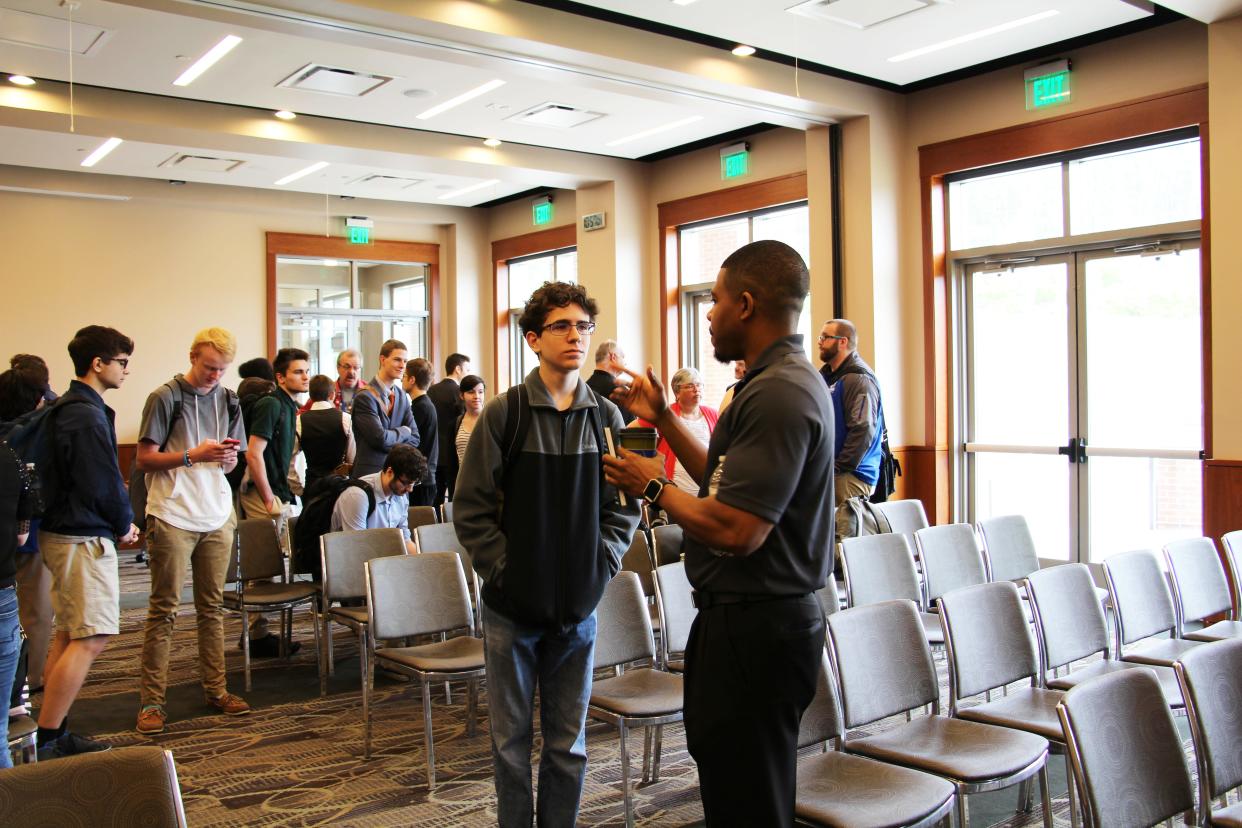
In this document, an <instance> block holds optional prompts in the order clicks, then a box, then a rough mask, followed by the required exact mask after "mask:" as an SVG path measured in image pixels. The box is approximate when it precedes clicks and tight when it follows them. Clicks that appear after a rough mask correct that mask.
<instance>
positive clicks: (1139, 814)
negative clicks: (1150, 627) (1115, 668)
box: [1057, 670, 1195, 828]
mask: <svg viewBox="0 0 1242 828" xmlns="http://www.w3.org/2000/svg"><path fill="white" fill-rule="evenodd" d="M1057 713H1058V714H1059V715H1060V717H1061V724H1062V726H1063V727H1064V729H1065V738H1066V742H1067V744H1068V746H1069V752H1070V758H1071V761H1072V764H1073V768H1074V776H1075V778H1076V780H1077V782H1078V785H1079V791H1080V793H1081V794H1082V802H1083V806H1084V810H1085V813H1086V815H1087V825H1089V826H1098V828H1112V826H1117V825H1155V824H1156V823H1158V822H1161V821H1163V820H1165V819H1169V818H1170V817H1173V816H1176V815H1178V814H1182V813H1185V812H1186V811H1189V810H1191V809H1192V808H1194V806H1195V799H1194V790H1193V788H1192V787H1191V782H1190V771H1189V770H1188V769H1187V767H1186V754H1185V753H1184V751H1183V748H1182V740H1181V737H1180V736H1179V735H1178V732H1177V726H1176V725H1174V724H1173V716H1172V714H1170V713H1169V706H1168V703H1167V702H1166V701H1165V699H1164V693H1163V692H1162V691H1161V689H1160V680H1159V679H1158V678H1156V675H1155V674H1154V673H1152V672H1150V671H1148V670H1122V671H1120V672H1116V673H1110V674H1108V675H1104V676H1099V677H1097V678H1094V679H1092V680H1091V681H1088V682H1083V683H1082V684H1079V685H1078V686H1076V687H1074V688H1073V689H1071V690H1070V691H1069V692H1067V693H1066V694H1065V698H1063V699H1062V700H1061V701H1060V703H1059V704H1058V705H1057Z"/></svg>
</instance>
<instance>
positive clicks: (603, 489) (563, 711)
mask: <svg viewBox="0 0 1242 828" xmlns="http://www.w3.org/2000/svg"><path fill="white" fill-rule="evenodd" d="M597 312H598V310H597V307H596V304H595V301H594V300H592V299H591V298H590V297H588V296H587V293H586V291H585V290H584V289H583V288H582V287H580V286H578V285H575V284H570V283H565V282H556V283H545V284H544V285H543V286H542V287H540V288H539V289H538V290H536V291H535V292H534V294H533V295H532V296H531V298H530V301H528V302H527V303H526V307H525V309H524V310H523V311H522V316H521V318H520V320H519V323H518V324H519V325H520V326H521V329H522V334H523V336H525V338H526V343H527V345H529V346H530V348H531V350H532V351H534V352H535V353H536V354H537V355H538V357H539V365H538V367H537V368H535V369H534V370H532V371H531V372H530V373H529V374H528V375H527V376H526V379H525V381H524V382H523V384H522V386H520V389H521V390H520V391H510V392H509V393H506V394H500V395H498V396H496V397H495V398H494V399H493V400H492V401H491V402H489V403H488V404H487V406H486V407H485V408H484V409H483V413H482V415H481V416H480V418H479V422H478V423H477V424H476V426H475V428H474V431H473V433H472V435H471V438H470V443H469V446H468V447H467V449H466V457H465V461H464V463H463V464H462V471H461V476H460V477H459V478H458V480H457V490H456V497H455V498H454V501H453V510H454V511H453V517H454V525H455V526H456V529H457V537H458V539H459V540H460V541H461V543H462V545H463V546H465V547H466V549H467V550H469V552H470V557H471V561H472V562H473V565H474V568H475V571H476V572H477V573H478V574H479V577H480V579H481V580H482V582H483V590H482V592H483V602H482V607H481V614H482V617H483V634H484V653H485V658H486V662H487V681H488V692H489V693H490V694H491V700H492V701H491V708H490V709H491V717H490V722H491V737H492V759H493V763H494V767H495V776H496V815H497V820H498V822H499V824H500V825H501V826H502V828H509V826H519V825H520V826H529V825H530V824H531V822H532V817H533V816H534V814H535V813H536V811H537V813H538V824H540V825H549V826H551V825H574V824H575V821H576V819H577V814H578V803H579V800H580V799H581V796H582V784H583V780H584V779H585V773H586V735H585V726H586V710H587V701H588V700H589V698H590V694H591V669H592V665H593V663H594V652H595V629H596V628H595V607H596V605H597V604H598V603H599V600H600V598H601V596H602V595H603V592H604V587H605V586H606V585H607V584H608V581H609V580H610V579H611V578H612V576H613V575H615V574H616V573H617V571H618V570H619V569H620V568H621V556H622V555H623V554H624V553H625V550H626V549H627V548H628V547H629V544H630V540H631V538H632V537H633V535H634V529H635V528H636V527H637V525H638V507H637V505H636V504H635V503H634V502H633V501H630V502H629V504H628V505H627V506H624V507H623V506H620V505H619V504H618V501H617V498H616V492H615V490H613V489H612V487H610V486H606V485H605V483H604V479H603V473H602V468H601V465H600V461H601V457H602V455H603V454H604V452H605V450H606V447H605V446H604V445H602V444H601V442H602V440H601V437H600V436H599V435H600V434H602V429H603V428H604V427H607V428H611V429H613V430H614V432H615V431H617V430H619V429H621V428H622V427H623V423H622V422H621V415H620V414H619V413H618V412H617V407H616V406H615V405H614V404H613V403H612V402H611V401H609V400H607V399H605V398H603V397H601V396H599V395H598V394H596V393H595V392H594V391H592V390H591V389H590V388H589V387H587V384H586V383H585V382H583V381H582V379H581V378H580V377H579V371H580V370H581V368H582V365H583V363H584V361H585V360H586V356H587V352H588V348H589V347H590V338H591V334H592V333H593V332H594V330H595V315H596V313H597ZM519 406H520V408H518V407H519ZM515 408H516V409H517V410H514V409H515ZM513 417H524V418H529V419H528V429H527V430H526V431H525V432H524V434H525V436H524V438H519V437H518V436H517V435H518V434H519V431H518V430H517V429H514V430H513V431H512V432H511V433H512V434H513V437H512V438H511V439H513V440H515V441H518V442H520V445H514V446H508V445H505V444H504V437H505V434H506V424H507V423H508V422H509V419H510V418H513ZM536 685H538V688H539V697H540V702H541V703H540V723H541V724H540V727H541V730H542V737H543V752H542V754H541V756H540V760H539V793H538V805H537V806H536V802H535V798H534V795H533V793H532V789H531V766H530V765H531V762H530V751H531V741H532V727H533V724H532V723H533V713H534V699H535V687H536Z"/></svg>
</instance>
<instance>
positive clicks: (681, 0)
mask: <svg viewBox="0 0 1242 828" xmlns="http://www.w3.org/2000/svg"><path fill="white" fill-rule="evenodd" d="M693 2H694V0H673V5H674V6H688V5H690V4H691V3H693Z"/></svg>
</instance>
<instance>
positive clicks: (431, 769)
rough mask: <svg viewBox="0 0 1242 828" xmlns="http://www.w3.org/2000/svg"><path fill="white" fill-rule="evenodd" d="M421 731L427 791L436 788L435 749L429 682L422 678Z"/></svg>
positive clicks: (424, 677)
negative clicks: (424, 736)
mask: <svg viewBox="0 0 1242 828" xmlns="http://www.w3.org/2000/svg"><path fill="white" fill-rule="evenodd" d="M422 683H423V729H424V730H425V731H426V742H427V790H429V791H430V790H432V789H434V788H435V786H436V748H435V743H434V741H432V734H431V682H430V681H428V680H427V677H426V676H423V682H422Z"/></svg>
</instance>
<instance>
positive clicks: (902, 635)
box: [828, 601, 940, 728]
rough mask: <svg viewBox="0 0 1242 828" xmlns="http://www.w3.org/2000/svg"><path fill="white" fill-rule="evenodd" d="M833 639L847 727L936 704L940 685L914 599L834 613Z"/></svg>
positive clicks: (830, 637) (830, 632) (831, 622)
mask: <svg viewBox="0 0 1242 828" xmlns="http://www.w3.org/2000/svg"><path fill="white" fill-rule="evenodd" d="M828 641H829V643H830V645H831V650H830V651H829V652H830V655H831V656H832V662H833V667H834V669H835V671H836V674H837V682H838V688H839V689H840V699H841V710H842V716H843V718H844V720H845V727H847V728H854V727H862V726H863V725H866V724H870V723H871V722H874V721H876V720H878V719H883V718H885V717H886V716H892V715H895V714H897V713H901V712H904V711H906V710H911V709H913V708H916V707H922V706H923V705H925V704H932V705H933V706H934V707H935V708H936V709H937V710H938V709H939V706H940V684H939V682H938V681H937V679H936V667H935V665H934V664H933V663H932V657H931V650H930V649H928V646H927V638H926V636H925V634H924V632H923V622H922V621H921V620H920V619H919V611H918V607H917V606H916V605H915V603H914V602H913V601H885V602H884V603H881V604H869V605H867V606H865V607H853V608H852V609H847V610H842V611H841V612H838V613H836V614H834V615H830V616H828Z"/></svg>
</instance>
